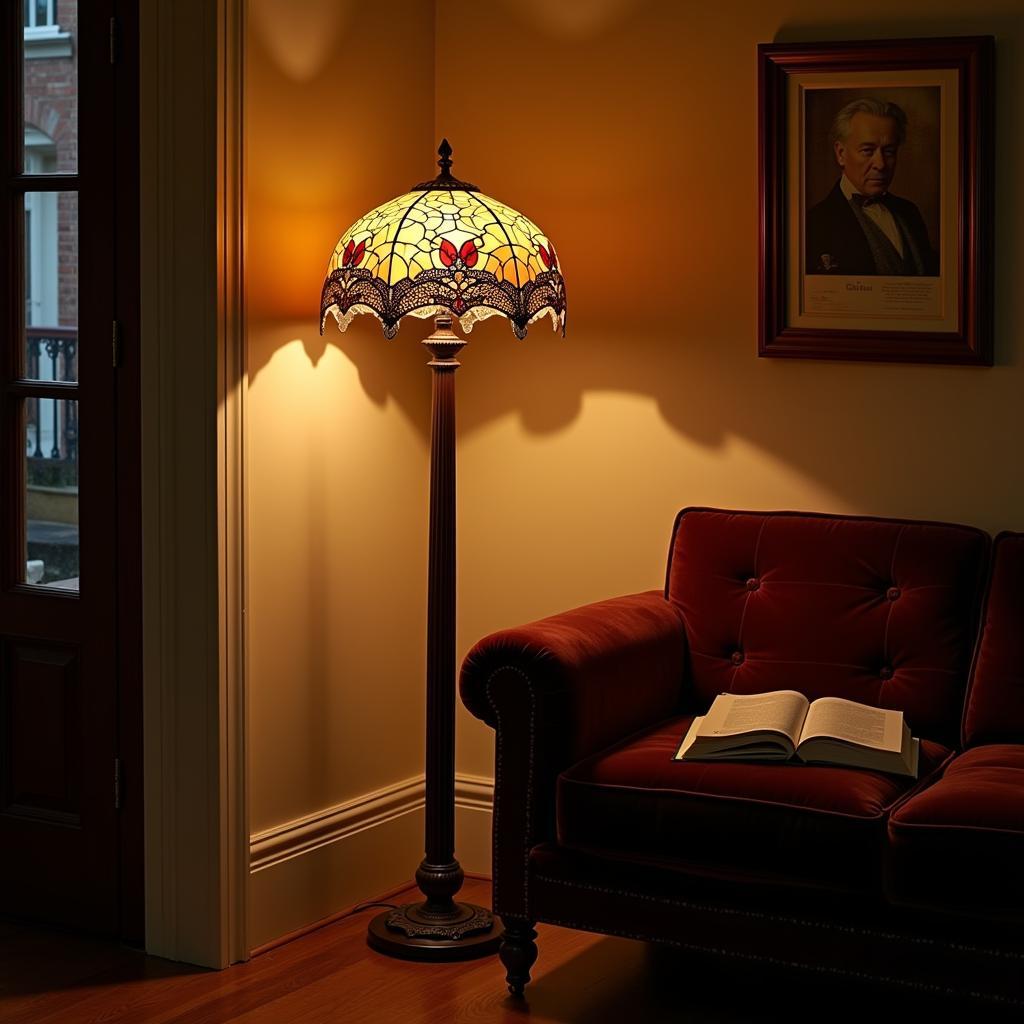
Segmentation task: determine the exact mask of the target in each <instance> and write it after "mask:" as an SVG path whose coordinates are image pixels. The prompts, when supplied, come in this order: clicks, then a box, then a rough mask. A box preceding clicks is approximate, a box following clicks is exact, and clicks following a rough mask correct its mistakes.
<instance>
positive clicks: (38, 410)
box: [24, 398, 79, 592]
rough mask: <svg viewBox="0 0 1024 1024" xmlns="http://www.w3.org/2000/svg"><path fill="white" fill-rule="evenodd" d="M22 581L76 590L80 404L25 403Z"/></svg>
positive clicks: (54, 400) (36, 400) (35, 400)
mask: <svg viewBox="0 0 1024 1024" xmlns="http://www.w3.org/2000/svg"><path fill="white" fill-rule="evenodd" d="M24 413H25V417H24V419H25V504H24V508H25V539H26V552H25V582H26V583H31V584H36V585H39V586H43V587H52V588H54V589H59V590H71V591H75V592H77V591H78V576H79V568H78V563H79V559H78V554H79V540H78V402H77V401H74V400H73V399H66V398H26V399H24Z"/></svg>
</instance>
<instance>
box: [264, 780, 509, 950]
mask: <svg viewBox="0 0 1024 1024" xmlns="http://www.w3.org/2000/svg"><path fill="white" fill-rule="evenodd" d="M493 795H494V783H493V782H492V781H491V780H490V779H486V778H481V777H479V776H474V775H461V774H460V775H457V776H456V778H455V829H456V856H457V857H458V859H459V862H460V863H461V864H462V867H463V870H464V871H467V872H470V873H471V874H480V875H487V876H489V875H490V873H491V805H492V801H493ZM424 800H425V782H424V778H423V776H422V775H420V776H416V777H414V778H411V779H404V780H402V781H401V782H396V783H394V784H393V785H391V786H386V787H384V788H383V789H379V790H375V791H374V792H372V793H365V794H363V795H361V796H358V797H356V798H355V799H353V800H347V801H346V802H345V803H342V804H338V805H336V806H334V807H325V808H323V809H322V810H319V811H315V812H314V813H313V814H308V815H305V816H304V817H301V818H296V819H295V820H294V821H288V822H284V823H283V824H281V825H275V826H274V827H273V828H269V829H266V830H264V831H262V832H258V833H256V834H254V835H253V836H252V837H251V838H250V843H249V852H250V872H251V875H250V916H249V920H250V936H249V947H250V948H251V949H255V948H256V947H258V946H261V945H263V944H265V943H267V942H270V941H272V940H273V939H275V938H278V937H280V936H282V935H286V934H288V933H290V932H293V931H296V930H298V929H300V928H303V927H305V926H306V925H309V924H312V923H314V922H315V921H319V920H321V919H323V918H325V917H329V916H330V915H331V914H333V913H335V912H337V911H338V910H339V909H340V908H342V907H346V906H351V905H353V904H355V903H358V902H359V901H360V900H365V899H372V898H373V897H374V896H375V895H377V894H378V893H381V892H385V891H387V890H388V889H392V888H394V887H395V886H396V885H400V884H401V883H402V882H403V881H405V880H406V879H408V880H409V881H410V883H411V880H412V875H413V873H414V871H415V870H416V867H417V866H418V865H419V862H420V859H421V858H422V856H423V807H424Z"/></svg>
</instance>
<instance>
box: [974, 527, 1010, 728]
mask: <svg viewBox="0 0 1024 1024" xmlns="http://www.w3.org/2000/svg"><path fill="white" fill-rule="evenodd" d="M982 743H1024V534H1021V533H1001V534H1000V535H999V536H998V537H997V538H996V543H995V551H994V553H993V558H992V578H991V580H990V581H989V585H988V594H987V596H986V598H985V612H984V625H983V627H982V633H981V640H980V641H979V643H978V650H977V653H976V654H975V658H974V668H973V670H972V672H971V682H970V686H969V689H968V693H967V708H966V711H965V713H964V734H963V744H964V746H965V747H975V746H978V745H979V744H982Z"/></svg>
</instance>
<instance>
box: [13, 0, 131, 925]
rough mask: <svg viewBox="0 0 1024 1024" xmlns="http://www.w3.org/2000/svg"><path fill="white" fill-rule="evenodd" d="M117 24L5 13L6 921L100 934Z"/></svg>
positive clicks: (105, 823) (112, 590) (111, 803)
mask: <svg viewBox="0 0 1024 1024" xmlns="http://www.w3.org/2000/svg"><path fill="white" fill-rule="evenodd" d="M114 15H115V4H114V2H113V0H110V2H103V0H82V2H77V0H18V2H17V3H11V4H4V5H3V9H2V14H0V17H2V19H3V26H2V28H0V47H2V49H0V68H2V69H3V71H2V72H0V74H3V76H4V81H3V85H2V90H0V102H2V105H3V108H4V109H3V113H2V117H0V128H2V131H3V140H2V156H0V160H2V163H0V184H2V187H3V196H2V210H0V245H2V251H0V267H2V268H3V269H2V272H0V474H2V475H0V537H2V547H0V868H2V870H0V913H4V914H8V915H14V916H17V917H24V918H30V919H33V920H42V921H49V922H55V923H59V924H62V925H68V926H72V927H76V928H84V929H87V930H89V931H93V932H97V933H105V934H111V935H113V934H118V933H123V932H124V930H125V929H124V926H123V911H124V908H123V906H122V903H123V899H122V885H121V880H122V876H123V874H124V871H125V866H124V865H123V864H122V863H121V862H122V859H123V852H124V850H125V849H126V848H127V847H126V846H125V843H124V836H123V835H122V831H121V825H120V818H119V816H120V814H121V808H120V803H121V794H120V792H119V790H120V789H121V778H120V777H121V775H122V774H123V771H124V769H123V767H122V755H121V749H120V748H121V745H122V742H123V740H122V733H123V727H124V725H125V723H123V722H122V721H121V719H122V718H123V717H125V716H124V708H125V706H126V705H125V703H124V701H123V700H122V693H121V686H122V684H123V678H122V677H123V668H124V666H122V665H121V664H120V659H119V654H120V653H121V651H122V649H123V641H124V638H123V637H121V636H119V608H118V602H119V596H120V598H121V600H124V598H125V596H126V595H125V593H124V592H123V588H122V590H121V591H119V578H121V576H122V575H123V567H122V566H119V559H122V560H123V556H124V553H123V550H122V549H123V543H121V544H119V531H120V530H125V531H127V534H128V535H129V536H134V535H135V534H136V533H137V524H136V525H134V526H133V524H132V523H126V522H124V515H125V512H124V505H125V503H124V502H121V503H119V501H118V481H119V470H118V456H119V446H118V440H117V438H118V427H119V422H118V411H119V406H123V404H124V395H123V393H122V394H119V390H118V389H119V381H118V376H119V374H120V373H121V367H119V365H118V363H119V362H120V359H119V352H118V337H117V334H118V330H119V324H118V318H119V308H118V306H119V303H121V304H122V305H124V304H125V303H126V301H127V304H128V305H129V306H132V303H131V297H130V296H128V298H127V300H126V298H125V295H124V294H123V292H124V278H123V277H120V278H119V274H118V258H119V253H118V238H119V237H120V236H119V231H121V232H122V233H123V224H121V223H120V222H119V220H118V217H119V205H118V204H119V201H120V203H121V204H122V209H121V210H120V215H121V217H122V218H123V216H124V213H125V211H124V209H123V204H124V203H125V202H126V201H127V202H128V203H131V202H132V190H131V189H130V188H127V189H125V188H124V181H123V168H124V145H123V143H124V139H125V138H127V139H128V140H129V143H130V141H131V139H133V138H135V132H134V128H133V129H132V130H131V131H130V132H129V133H128V135H127V136H124V135H122V134H119V125H118V122H119V119H120V118H122V117H123V105H121V104H119V103H118V101H117V88H118V86H119V85H120V86H123V85H125V84H127V87H128V88H131V89H134V88H135V86H134V83H124V82H123V81H122V82H120V83H119V82H118V77H117V72H118V67H117V46H118V45H121V44H122V41H121V40H118V38H117V33H118V23H117V21H116V20H114ZM119 145H120V146H121V151H120V152H119V148H118V147H119ZM135 149H136V152H137V145H136V146H135ZM119 175H121V176H122V180H119ZM119 186H120V187H121V196H120V200H119ZM136 206H137V204H136ZM136 223H137V214H136ZM120 255H121V257H122V258H123V256H124V254H120ZM129 280H130V279H129ZM119 283H120V292H121V294H119ZM129 291H130V288H129ZM137 291H138V289H137V286H136V287H135V293H136V295H137ZM133 308H134V307H133ZM120 386H121V388H122V391H123V387H124V385H123V382H122V383H121V385H120ZM135 390H136V392H137V388H136V389H135ZM132 426H133V427H135V428H136V429H137V424H132ZM126 477H127V479H128V481H129V486H135V484H134V482H133V475H132V473H131V472H130V468H129V471H128V472H127V474H126ZM132 504H133V503H128V507H131V506H132ZM134 504H135V505H136V507H137V503H134ZM136 516H137V513H136ZM136 568H137V567H136ZM128 589H129V591H130V590H131V588H130V587H129V588H128ZM129 717H131V716H129ZM130 724H131V726H132V727H133V728H134V727H136V726H137V724H138V723H137V722H134V721H133V722H131V723H130ZM132 742H133V744H134V745H135V746H137V741H136V740H134V739H133V741H132ZM133 749H134V746H133ZM136 873H137V871H136Z"/></svg>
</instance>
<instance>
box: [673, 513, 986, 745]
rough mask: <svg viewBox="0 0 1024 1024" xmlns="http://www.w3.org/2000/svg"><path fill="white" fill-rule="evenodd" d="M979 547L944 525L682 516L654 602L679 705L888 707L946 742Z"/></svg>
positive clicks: (966, 644) (981, 562) (970, 627)
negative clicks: (679, 639)
mask: <svg viewBox="0 0 1024 1024" xmlns="http://www.w3.org/2000/svg"><path fill="white" fill-rule="evenodd" d="M988 549H989V538H988V535H987V534H985V533H983V532H982V531H980V530H976V529H973V528H971V527H966V526H956V525H951V524H944V523H925V522H914V521H904V520H898V519H871V518H859V517H843V516H826V515H811V514H807V513H795V512H733V511H723V510H718V509H684V510H683V511H682V512H681V513H680V514H679V516H678V518H677V520H676V529H675V535H674V538H673V542H672V548H671V553H670V560H669V568H668V578H667V584H666V596H668V598H669V599H670V600H671V601H673V602H675V603H676V604H677V605H678V606H679V608H680V609H681V611H682V613H683V616H684V619H685V622H686V633H687V640H688V644H689V654H688V666H687V667H688V672H689V679H690V683H691V685H690V692H691V695H692V698H693V699H692V706H688V707H684V708H682V709H681V710H686V711H691V710H692V711H694V712H695V713H697V714H701V713H703V712H704V711H705V710H706V709H707V708H708V707H709V706H710V704H711V702H712V700H713V699H714V698H715V696H716V695H717V694H719V693H723V692H732V693H762V692H765V691H768V690H782V689H793V690H799V691H801V692H802V693H804V694H805V695H806V696H807V697H808V698H810V699H811V700H814V699H815V698H817V697H822V696H835V697H845V698H847V699H849V700H855V701H860V702H861V703H863V704H872V705H875V706H877V707H885V708H898V709H900V710H902V711H903V712H904V714H905V715H906V719H907V723H908V724H909V725H910V728H911V730H912V731H913V733H914V735H916V736H922V737H928V738H929V739H933V740H936V741H938V742H940V743H943V744H945V745H948V746H951V747H952V746H956V745H957V743H958V741H959V737H960V717H961V711H962V708H963V698H964V691H965V689H966V681H967V674H968V669H969V666H970V659H971V652H972V649H973V645H974V638H975V633H976V626H977V620H978V609H979V605H980V597H981V590H982V584H983V580H984V574H985V569H986V563H987V558H988Z"/></svg>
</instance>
